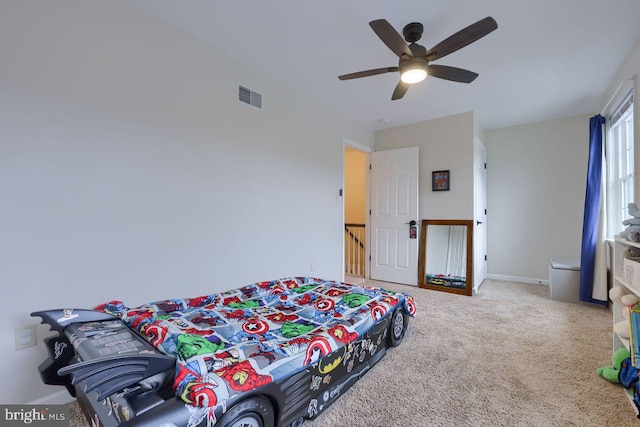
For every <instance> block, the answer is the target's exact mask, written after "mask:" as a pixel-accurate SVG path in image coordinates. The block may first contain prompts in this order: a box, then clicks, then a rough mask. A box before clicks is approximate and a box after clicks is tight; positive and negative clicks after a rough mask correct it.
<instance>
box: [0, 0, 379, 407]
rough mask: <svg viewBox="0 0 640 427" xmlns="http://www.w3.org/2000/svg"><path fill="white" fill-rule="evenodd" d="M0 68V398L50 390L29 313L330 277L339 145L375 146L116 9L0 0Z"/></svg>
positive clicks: (262, 81) (192, 42) (319, 111)
mask: <svg viewBox="0 0 640 427" xmlns="http://www.w3.org/2000/svg"><path fill="white" fill-rule="evenodd" d="M0 57H2V66H1V67H0V93H1V96H0V194H1V195H2V209H0V264H1V266H0V283H2V286H3V289H4V291H3V298H4V300H5V307H4V308H3V310H2V314H1V315H0V321H1V322H2V325H3V328H2V329H1V331H0V352H2V354H3V363H2V365H1V367H0V377H1V378H2V379H3V384H4V385H5V386H4V387H2V389H1V390H0V402H2V403H26V402H31V401H34V400H36V399H39V398H41V397H43V396H46V395H48V394H49V393H53V392H55V391H58V390H60V388H59V387H49V386H46V387H45V386H43V385H42V384H41V382H40V378H39V376H38V373H37V370H36V367H37V365H38V364H39V363H40V362H42V361H43V360H44V359H45V357H46V354H45V351H44V348H43V346H42V344H39V345H38V346H37V347H32V348H28V349H24V350H20V351H15V350H14V345H13V343H14V329H15V328H16V327H22V326H24V325H26V324H31V323H36V322H37V321H36V319H33V318H31V317H29V313H30V312H32V311H35V310H42V309H47V308H61V307H73V306H75V307H82V308H89V307H92V306H94V305H96V304H98V303H101V302H105V301H108V300H111V299H122V300H124V301H125V302H126V303H128V304H129V305H138V304H141V303H144V302H147V301H151V300H157V299H161V298H168V297H187V296H196V295H201V294H204V293H211V292H215V291H222V290H225V289H229V288H233V287H237V286H241V285H245V284H248V283H251V282H253V281H257V280H269V279H274V278H278V277H284V276H289V275H307V274H310V262H313V263H314V265H315V268H316V270H315V271H314V272H313V275H314V276H321V277H327V278H341V277H342V273H343V271H342V270H343V263H342V255H341V249H342V239H343V226H342V216H343V212H342V200H341V198H340V197H339V196H338V190H339V189H340V188H341V186H342V179H343V178H342V175H343V170H342V157H343V138H345V137H346V138H348V139H349V140H352V141H357V142H358V143H359V144H363V145H366V146H373V134H372V133H370V132H365V131H362V130H361V129H362V128H361V127H360V126H359V125H358V124H356V123H350V122H347V121H345V120H344V119H343V118H341V117H340V116H338V115H336V114H334V113H332V112H330V111H327V110H325V109H324V108H321V107H319V106H317V105H314V104H312V103H309V101H308V100H307V99H305V98H304V97H303V96H302V95H299V94H297V93H293V92H292V91H290V90H287V89H286V88H284V87H283V86H282V85H280V84H278V83H276V82H274V81H272V80H270V79H268V78H266V77H264V76H262V75H259V74H256V73H255V72H254V71H253V70H251V69H249V68H247V67H245V66H243V65H241V64H239V63H238V62H236V61H234V60H233V59H231V58H230V57H227V56H225V55H223V54H221V53H220V52H217V51H215V50H213V49H211V48H209V47H208V46H206V45H205V44H203V43H202V42H200V41H198V40H196V39H193V38H190V37H189V36H187V35H185V34H184V33H181V32H179V31H177V30H174V29H172V28H170V27H169V26H167V25H166V24H164V23H163V22H161V21H160V20H158V19H156V18H154V17H152V16H150V15H147V14H146V13H144V12H142V11H141V10H139V9H137V8H134V7H133V6H131V5H129V4H128V3H126V2H123V1H109V2H79V1H61V0H60V1H56V2H46V1H40V2H35V1H30V2H4V3H3V5H2V10H1V13H0ZM237 83H242V84H244V85H246V86H248V87H250V88H252V89H254V90H256V91H258V92H261V93H262V94H263V95H264V110H263V111H258V110H256V109H253V108H251V107H248V106H246V105H244V104H240V103H238V102H237V101H236V97H237V96H236V85H237ZM45 331H47V328H46V327H44V326H39V327H38V341H39V342H41V339H42V338H43V335H45V334H46V332H45Z"/></svg>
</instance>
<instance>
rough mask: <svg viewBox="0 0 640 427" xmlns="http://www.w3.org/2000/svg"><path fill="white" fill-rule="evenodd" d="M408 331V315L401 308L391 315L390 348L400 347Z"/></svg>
mask: <svg viewBox="0 0 640 427" xmlns="http://www.w3.org/2000/svg"><path fill="white" fill-rule="evenodd" d="M406 330H407V315H406V313H405V312H404V310H403V309H402V308H401V307H399V308H397V309H396V310H395V311H394V312H393V314H392V315H391V324H390V325H389V346H390V347H396V346H398V345H400V343H401V342H402V338H404V333H405V331H406Z"/></svg>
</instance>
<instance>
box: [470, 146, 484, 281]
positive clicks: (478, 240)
mask: <svg viewBox="0 0 640 427" xmlns="http://www.w3.org/2000/svg"><path fill="white" fill-rule="evenodd" d="M474 170H475V178H474V181H475V191H474V194H475V197H474V205H475V219H476V224H475V227H474V232H475V234H474V236H473V242H474V246H475V247H474V249H473V254H474V258H475V260H474V270H475V274H474V279H473V287H474V288H475V289H477V288H478V286H480V284H481V283H482V281H483V280H484V279H486V278H487V150H486V148H485V147H484V145H482V143H481V142H480V141H479V140H477V139H476V150H475V156H474Z"/></svg>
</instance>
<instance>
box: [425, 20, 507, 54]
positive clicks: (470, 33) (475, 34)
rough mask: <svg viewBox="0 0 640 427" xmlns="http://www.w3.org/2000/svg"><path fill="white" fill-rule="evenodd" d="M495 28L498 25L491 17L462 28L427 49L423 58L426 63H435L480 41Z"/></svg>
mask: <svg viewBox="0 0 640 427" xmlns="http://www.w3.org/2000/svg"><path fill="white" fill-rule="evenodd" d="M496 28H498V23H497V22H496V21H495V19H493V18H492V17H490V16H487V17H486V18H484V19H481V20H479V21H478V22H476V23H475V24H471V25H469V26H468V27H466V28H463V29H462V30H460V31H458V32H457V33H455V34H454V35H452V36H450V37H449V38H446V39H444V40H443V41H441V42H440V43H438V44H437V45H435V46H434V47H432V48H431V49H429V50H428V51H427V53H426V55H425V57H426V59H427V61H435V60H436V59H439V58H442V57H443V56H446V55H449V54H450V53H453V52H455V51H456V50H458V49H462V48H463V47H465V46H467V45H469V44H471V43H473V42H475V41H476V40H478V39H481V38H482V37H484V36H486V35H487V34H489V33H490V32H492V31H493V30H495V29H496Z"/></svg>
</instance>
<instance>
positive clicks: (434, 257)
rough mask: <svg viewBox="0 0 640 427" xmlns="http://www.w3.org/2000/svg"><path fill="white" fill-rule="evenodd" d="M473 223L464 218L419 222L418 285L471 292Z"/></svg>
mask: <svg viewBox="0 0 640 427" xmlns="http://www.w3.org/2000/svg"><path fill="white" fill-rule="evenodd" d="M472 224H473V222H472V221H467V220H423V221H422V224H421V225H422V227H421V236H420V260H419V263H420V265H419V268H418V270H419V274H420V277H419V284H420V286H422V287H425V288H429V289H436V290H444V291H447V292H455V293H462V294H465V295H471V291H472V289H473V288H472V285H471V278H472V276H473V271H472V267H471V266H472V262H471V261H472V257H471V253H470V252H471V247H472V246H471V239H472V228H471V227H472Z"/></svg>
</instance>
